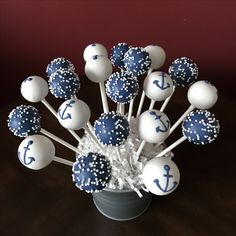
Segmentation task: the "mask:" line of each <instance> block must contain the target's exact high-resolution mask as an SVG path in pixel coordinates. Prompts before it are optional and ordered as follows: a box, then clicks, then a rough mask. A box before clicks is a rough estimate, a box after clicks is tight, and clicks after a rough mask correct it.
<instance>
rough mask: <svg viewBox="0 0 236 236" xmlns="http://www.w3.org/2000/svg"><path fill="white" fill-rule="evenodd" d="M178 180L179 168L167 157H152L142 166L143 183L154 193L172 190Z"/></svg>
mask: <svg viewBox="0 0 236 236" xmlns="http://www.w3.org/2000/svg"><path fill="white" fill-rule="evenodd" d="M179 181H180V173H179V169H178V167H177V166H176V164H175V163H174V162H173V161H172V160H171V159H169V158H163V157H161V158H153V159H152V160H150V161H148V162H147V163H146V165H145V166H144V168H143V183H144V185H145V186H146V188H147V189H148V190H149V191H150V192H151V193H153V194H155V195H167V194H169V193H171V192H173V191H174V190H175V189H176V188H177V186H178V185H179Z"/></svg>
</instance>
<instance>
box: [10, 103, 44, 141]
mask: <svg viewBox="0 0 236 236" xmlns="http://www.w3.org/2000/svg"><path fill="white" fill-rule="evenodd" d="M8 127H9V129H10V131H11V132H12V133H13V134H14V135H16V136H19V137H27V136H29V135H32V134H36V133H38V132H39V131H40V129H41V116H40V115H39V113H38V110H37V109H36V108H35V107H33V106H26V105H21V106H18V107H16V108H15V109H13V110H12V111H11V112H10V114H9V116H8Z"/></svg>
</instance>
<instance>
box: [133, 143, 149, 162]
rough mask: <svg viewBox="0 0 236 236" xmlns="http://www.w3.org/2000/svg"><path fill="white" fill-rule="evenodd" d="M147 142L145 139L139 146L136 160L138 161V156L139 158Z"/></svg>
mask: <svg viewBox="0 0 236 236" xmlns="http://www.w3.org/2000/svg"><path fill="white" fill-rule="evenodd" d="M145 143H146V141H144V140H143V141H142V142H141V144H140V146H139V148H138V151H137V160H135V161H138V158H139V156H140V154H141V152H142V150H143V148H144V145H145Z"/></svg>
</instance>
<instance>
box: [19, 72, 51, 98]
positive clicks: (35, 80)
mask: <svg viewBox="0 0 236 236" xmlns="http://www.w3.org/2000/svg"><path fill="white" fill-rule="evenodd" d="M20 91H21V94H22V96H23V97H24V98H25V99H26V100H27V101H29V102H40V101H42V100H43V99H44V98H45V97H46V96H47V94H48V84H47V82H46V81H45V80H44V79H43V78H41V77H40V76H36V75H34V76H29V77H28V78H26V79H25V80H24V81H23V82H22V83H21V89H20Z"/></svg>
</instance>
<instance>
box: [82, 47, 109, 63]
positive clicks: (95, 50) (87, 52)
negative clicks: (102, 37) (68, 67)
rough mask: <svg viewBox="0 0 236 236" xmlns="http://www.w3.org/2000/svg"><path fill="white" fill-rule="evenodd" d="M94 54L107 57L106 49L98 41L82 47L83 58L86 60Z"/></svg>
mask: <svg viewBox="0 0 236 236" xmlns="http://www.w3.org/2000/svg"><path fill="white" fill-rule="evenodd" d="M95 55H102V56H104V57H108V52H107V49H106V48H105V47H104V46H103V45H102V44H100V43H92V44H89V45H88V46H87V47H86V48H85V49H84V54H83V56H84V60H85V61H87V60H89V59H90V58H91V57H93V56H95Z"/></svg>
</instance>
